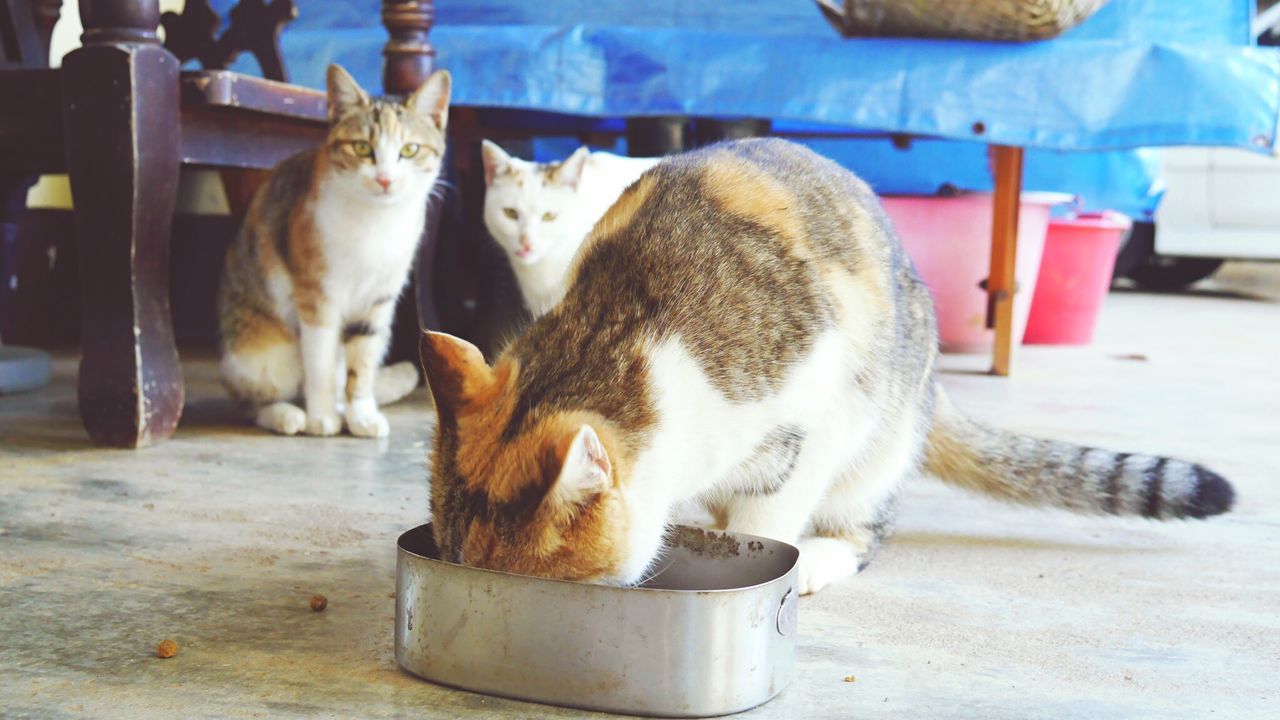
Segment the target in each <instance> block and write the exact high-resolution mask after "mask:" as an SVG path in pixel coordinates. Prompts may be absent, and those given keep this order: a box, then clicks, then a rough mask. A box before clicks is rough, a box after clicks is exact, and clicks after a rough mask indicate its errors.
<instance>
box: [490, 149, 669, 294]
mask: <svg viewBox="0 0 1280 720" xmlns="http://www.w3.org/2000/svg"><path fill="white" fill-rule="evenodd" d="M481 155H482V157H483V159H484V180H485V194H484V224H485V227H486V228H487V229H488V230H489V234H490V235H491V236H492V237H493V239H494V240H495V241H497V243H498V245H499V246H500V247H501V248H502V250H503V251H504V252H505V253H506V255H507V259H508V260H509V261H510V262H511V269H512V270H513V271H514V272H515V276H516V282H517V283H518V284H519V285H520V294H521V295H523V296H524V301H525V306H526V307H528V308H529V311H530V312H531V313H533V316H534V317H538V316H540V315H543V314H545V313H546V312H547V311H548V310H550V309H551V307H552V306H553V305H555V304H556V303H557V302H559V301H560V298H562V297H564V290H565V282H566V277H565V276H566V274H567V273H568V271H569V263H570V262H571V261H572V260H573V256H574V254H576V253H577V251H578V247H579V246H580V245H582V241H583V240H584V239H585V238H586V237H587V233H588V232H590V230H591V226H593V225H595V224H596V221H597V220H599V219H600V217H601V216H602V215H604V213H605V211H606V210H608V209H609V206H610V205H612V204H613V203H614V201H615V200H617V199H618V196H619V195H621V194H622V191H623V190H625V189H626V187H627V186H628V185H630V184H631V183H633V182H635V179H636V178H638V177H640V174H641V173H643V172H644V171H645V170H648V169H649V168H651V167H653V166H654V164H656V163H657V162H658V158H629V157H621V156H619V155H613V154H611V153H606V152H591V151H590V150H588V149H587V148H586V147H581V148H578V150H577V151H575V152H574V153H573V154H572V155H570V156H569V157H568V158H566V159H565V160H563V161H561V162H553V163H535V162H528V161H525V160H521V159H520V158H514V157H511V156H510V155H508V154H507V153H506V152H505V151H503V149H502V148H500V147H498V145H497V144H495V143H493V142H490V141H488V140H485V141H484V143H483V145H482V146H481Z"/></svg>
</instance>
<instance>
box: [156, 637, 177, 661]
mask: <svg viewBox="0 0 1280 720" xmlns="http://www.w3.org/2000/svg"><path fill="white" fill-rule="evenodd" d="M177 654H178V643H176V642H174V641H172V640H161V641H160V644H159V645H157V646H156V657H158V658H171V657H173V656H174V655H177Z"/></svg>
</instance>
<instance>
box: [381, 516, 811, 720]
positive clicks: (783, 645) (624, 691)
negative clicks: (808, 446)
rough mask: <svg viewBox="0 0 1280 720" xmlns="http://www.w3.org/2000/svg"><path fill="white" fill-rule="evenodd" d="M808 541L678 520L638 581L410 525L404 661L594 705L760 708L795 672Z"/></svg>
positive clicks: (500, 691) (401, 601) (663, 709)
mask: <svg viewBox="0 0 1280 720" xmlns="http://www.w3.org/2000/svg"><path fill="white" fill-rule="evenodd" d="M799 556H800V551H799V550H797V549H796V548H794V547H792V546H791V545H788V544H786V543H782V542H778V541H776V540H769V539H766V538H759V537H755V536H753V535H740V534H735V533H718V532H712V531H704V530H700V529H697V528H692V527H686V526H678V527H677V528H676V529H675V530H674V531H673V532H672V534H671V537H670V540H669V542H668V549H667V550H666V551H664V554H663V556H662V557H661V558H660V560H659V561H658V563H657V568H658V571H657V572H656V573H655V575H654V577H653V578H652V579H651V580H650V581H648V582H646V583H645V584H643V585H641V586H639V587H635V588H620V587H608V586H603V585H589V584H585V583H576V582H565V581H560V580H547V579H544V578H535V577H527V576H523V575H512V574H509V573H502V572H494V571H491V570H480V569H476V568H470V567H465V566H462V565H455V564H453V563H448V562H444V561H442V560H440V559H439V551H438V549H437V548H436V545H435V541H434V539H433V538H432V533H431V526H430V525H422V526H420V527H416V528H414V529H412V530H410V531H408V532H406V533H405V534H403V535H401V536H400V540H399V558H398V561H397V564H396V661H397V662H398V663H399V664H400V666H401V667H402V668H404V669H405V670H407V671H409V672H411V673H413V674H414V675H417V676H419V677H421V678H424V679H426V680H430V681H432V682H435V683H440V684H443V685H450V686H454V687H459V688H463V689H466V690H474V691H476V692H482V693H488V694H491V695H502V696H505V697H511V698H518V699H521V700H533V701H535V702H542V703H550V704H554V705H566V706H570V707H578V708H586V709H590V710H605V711H610V712H621V713H633V714H643V715H658V716H665V717H695V716H707V715H726V714H729V713H735V712H740V711H742V710H748V709H750V708H753V707H755V706H757V705H760V704H761V703H764V702H766V701H768V700H769V699H771V698H773V697H774V696H775V695H777V694H778V693H779V692H781V691H782V689H783V688H784V687H786V686H787V683H788V682H790V680H791V675H792V671H793V669H794V667H795V657H796V606H797V602H796V599H797V592H796V560H797V559H798V558H799Z"/></svg>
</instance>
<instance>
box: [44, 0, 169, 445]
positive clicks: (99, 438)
mask: <svg viewBox="0 0 1280 720" xmlns="http://www.w3.org/2000/svg"><path fill="white" fill-rule="evenodd" d="M80 6H81V9H82V12H84V14H83V17H82V19H83V20H84V26H85V33H84V36H83V39H84V46H83V47H81V48H79V49H77V50H75V51H74V52H72V53H71V54H69V55H67V57H66V58H65V59H64V60H63V63H62V90H63V98H64V100H63V102H64V105H63V119H64V124H65V135H66V153H67V168H68V171H69V174H70V176H71V190H72V195H73V196H74V198H75V224H76V244H77V250H78V254H79V259H80V295H81V305H82V311H81V321H80V324H81V332H80V337H81V353H82V355H81V360H80V379H79V397H80V419H81V421H82V422H83V423H84V426H85V429H86V430H87V431H88V432H89V436H90V437H91V438H92V439H93V440H94V441H96V442H99V443H103V444H106V445H115V446H120V447H142V446H145V445H150V444H152V443H155V442H159V441H161V440H164V439H166V438H168V437H169V436H170V435H172V434H173V431H174V428H176V427H177V425H178V419H179V418H180V417H181V415H182V405H183V383H182V367H181V365H180V364H179V363H178V351H177V347H176V346H175V345H174V340H173V321H172V319H171V318H170V315H169V233H170V227H171V223H172V222H173V208H174V203H175V200H176V198H177V190H178V166H179V163H180V155H179V127H178V122H179V120H178V61H177V58H175V57H174V56H173V55H172V54H170V53H169V52H168V51H166V50H165V49H164V48H163V47H161V46H160V43H159V40H158V39H157V38H156V34H155V28H156V26H157V24H158V23H159V20H160V11H159V7H158V3H157V2H156V0H150V2H131V3H119V2H117V3H105V2H99V3H88V2H82V3H81V4H80ZM85 11H87V12H85Z"/></svg>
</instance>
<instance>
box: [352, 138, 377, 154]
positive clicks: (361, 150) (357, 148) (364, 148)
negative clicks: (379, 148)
mask: <svg viewBox="0 0 1280 720" xmlns="http://www.w3.org/2000/svg"><path fill="white" fill-rule="evenodd" d="M351 152H353V153H355V154H356V157H362V158H367V157H371V156H372V155H373V146H372V145H370V144H369V143H367V142H365V141H364V140H356V141H355V142H353V143H351Z"/></svg>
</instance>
